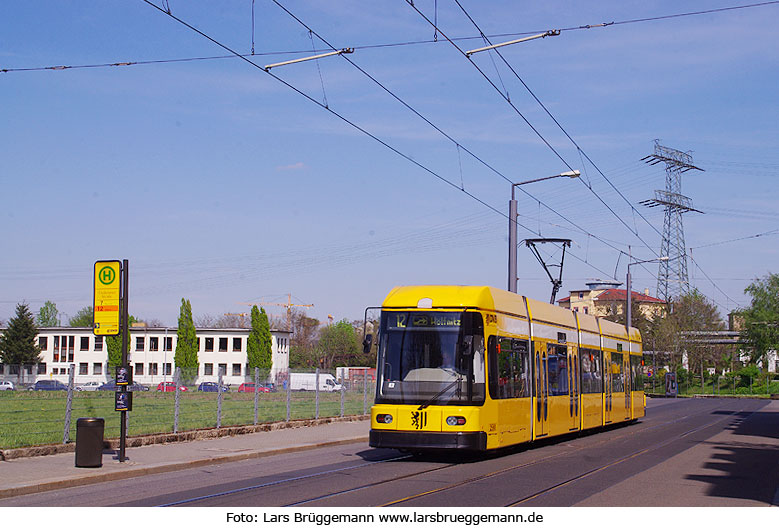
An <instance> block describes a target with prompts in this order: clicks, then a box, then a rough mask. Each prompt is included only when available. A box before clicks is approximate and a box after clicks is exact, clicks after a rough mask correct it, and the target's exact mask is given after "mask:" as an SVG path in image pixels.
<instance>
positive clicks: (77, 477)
mask: <svg viewBox="0 0 779 532" xmlns="http://www.w3.org/2000/svg"><path fill="white" fill-rule="evenodd" d="M306 423H307V424H308V426H298V427H294V428H280V429H277V430H267V431H260V432H254V433H251V434H241V435H238V436H230V437H224V438H212V439H200V440H193V441H186V442H180V443H167V444H155V445H147V446H143V447H128V448H127V449H126V452H125V455H126V458H127V460H126V461H125V462H122V463H120V462H119V451H118V450H109V449H105V450H104V451H103V466H102V467H99V468H85V467H76V466H75V453H74V452H69V453H61V454H53V455H48V456H36V457H31V458H18V459H14V460H8V461H5V462H0V498H6V497H15V496H18V495H26V494H29V493H37V492H42V491H49V490H55V489H61V488H66V487H71V486H83V485H86V484H94V483H98V482H105V481H109V480H118V479H123V478H132V477H139V476H143V475H153V474H156V473H165V472H168V471H176V470H180V469H186V468H191V467H200V466H203V465H207V464H215V463H224V462H233V461H237V460H245V459H248V458H259V457H262V456H268V455H272V454H279V453H288V452H295V451H304V450H308V449H314V448H317V447H323V446H327V445H338V444H343V443H357V442H366V444H367V441H368V431H369V430H370V421H369V416H354V417H352V418H346V419H341V418H327V419H322V420H318V421H316V422H313V424H311V423H312V422H306ZM271 428H272V427H271Z"/></svg>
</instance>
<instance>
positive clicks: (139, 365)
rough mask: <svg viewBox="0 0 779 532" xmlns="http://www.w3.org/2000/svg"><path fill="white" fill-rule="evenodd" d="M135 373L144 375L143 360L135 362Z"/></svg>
mask: <svg viewBox="0 0 779 532" xmlns="http://www.w3.org/2000/svg"><path fill="white" fill-rule="evenodd" d="M135 374H136V375H143V363H142V362H136V364H135Z"/></svg>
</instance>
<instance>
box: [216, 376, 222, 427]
mask: <svg viewBox="0 0 779 532" xmlns="http://www.w3.org/2000/svg"><path fill="white" fill-rule="evenodd" d="M223 381H224V376H223V375H222V372H221V371H220V372H219V379H218V380H217V382H216V428H221V427H222V382H223Z"/></svg>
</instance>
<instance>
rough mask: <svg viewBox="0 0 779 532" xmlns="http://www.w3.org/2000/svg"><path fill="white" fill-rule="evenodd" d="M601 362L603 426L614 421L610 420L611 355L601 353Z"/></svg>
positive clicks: (611, 388) (612, 387)
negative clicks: (602, 373)
mask: <svg viewBox="0 0 779 532" xmlns="http://www.w3.org/2000/svg"><path fill="white" fill-rule="evenodd" d="M603 362H604V366H603V367H604V369H605V371H604V375H603V377H604V379H603V422H604V424H608V423H611V422H612V421H614V420H613V419H612V418H611V410H612V407H613V406H614V405H613V402H612V397H613V389H614V386H613V383H614V378H613V377H612V375H611V371H612V369H611V354H609V353H608V352H605V351H604V352H603Z"/></svg>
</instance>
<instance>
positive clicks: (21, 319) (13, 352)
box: [0, 303, 41, 364]
mask: <svg viewBox="0 0 779 532" xmlns="http://www.w3.org/2000/svg"><path fill="white" fill-rule="evenodd" d="M36 336H38V327H36V326H35V319H34V318H33V315H32V313H31V312H30V308H29V307H28V306H27V304H26V303H19V304H17V305H16V316H14V317H13V318H11V319H10V320H9V321H8V328H7V329H6V330H5V334H3V336H1V337H0V360H2V361H3V363H4V364H38V363H39V362H40V356H39V355H40V353H41V348H40V347H39V346H38V343H37V342H36V341H35V338H36Z"/></svg>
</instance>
